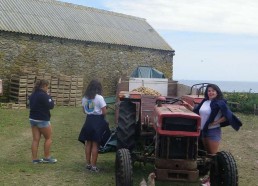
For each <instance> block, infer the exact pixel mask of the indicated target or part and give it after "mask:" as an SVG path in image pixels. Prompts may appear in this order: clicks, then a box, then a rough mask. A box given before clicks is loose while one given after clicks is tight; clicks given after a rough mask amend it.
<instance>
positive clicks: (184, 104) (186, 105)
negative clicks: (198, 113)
mask: <svg viewBox="0 0 258 186" xmlns="http://www.w3.org/2000/svg"><path fill="white" fill-rule="evenodd" d="M182 105H183V106H185V108H187V109H188V110H190V111H193V109H194V108H193V106H192V105H190V104H189V103H187V102H186V101H183V103H182Z"/></svg>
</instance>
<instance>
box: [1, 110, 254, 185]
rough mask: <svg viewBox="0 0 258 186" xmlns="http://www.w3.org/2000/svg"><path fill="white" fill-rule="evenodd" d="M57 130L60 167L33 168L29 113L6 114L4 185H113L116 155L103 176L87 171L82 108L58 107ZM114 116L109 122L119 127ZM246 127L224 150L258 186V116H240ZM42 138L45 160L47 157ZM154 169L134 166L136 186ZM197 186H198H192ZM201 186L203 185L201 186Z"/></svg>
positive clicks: (228, 134) (243, 177) (226, 137)
mask: <svg viewBox="0 0 258 186" xmlns="http://www.w3.org/2000/svg"><path fill="white" fill-rule="evenodd" d="M51 113H52V119H51V123H52V126H53V145H52V150H51V152H52V155H53V156H54V157H56V158H57V159H58V162H57V163H56V164H37V165H34V164H32V163H31V151H30V145H31V130H30V125H29V122H28V114H29V110H5V109H0V118H1V120H0V141H1V145H0V183H1V184H0V185H51V186H52V185H53V186H54V185H76V186H77V185H90V186H99V185H106V186H109V185H110V186H113V185H115V178H114V171H115V167H114V164H115V163H114V162H115V153H114V152H109V153H104V154H100V155H99V158H98V166H99V167H100V169H101V172H100V173H98V174H95V173H90V172H88V171H86V170H85V157H84V147H83V144H81V143H80V142H78V141H77V138H78V134H79V132H80V129H81V127H82V125H83V123H84V119H85V115H84V114H83V113H82V110H81V108H66V107H57V108H55V109H54V110H52V112H51ZM113 114H114V113H113V112H112V111H111V110H110V111H109V114H108V117H107V118H108V120H109V122H110V124H111V128H112V127H114V125H113V124H114V117H113ZM237 115H238V116H239V117H240V118H241V120H242V121H243V123H244V126H243V127H242V128H241V129H240V131H239V132H235V131H234V130H233V129H232V128H231V127H226V128H223V142H222V144H221V149H223V150H228V151H230V152H231V153H232V154H233V155H234V157H235V159H236V161H237V165H238V170H239V185H252V186H254V185H258V184H257V183H258V178H257V176H256V175H258V158H257V157H258V142H257V141H258V137H257V136H258V135H257V132H258V126H257V125H258V124H257V123H258V117H257V116H256V117H254V116H253V115H243V114H237ZM43 142H44V140H43V139H42V141H41V143H40V148H39V156H40V157H42V156H43V148H42V146H43ZM152 169H153V166H152V165H147V166H145V167H144V166H140V165H139V164H137V165H136V166H135V167H134V183H135V185H139V184H138V183H139V182H140V181H141V179H142V178H143V177H145V178H146V177H147V176H148V174H149V173H150V172H151V171H152ZM156 185H178V186H179V185H189V184H183V183H160V182H157V184H156ZM192 185H194V184H192ZM195 185H197V184H195Z"/></svg>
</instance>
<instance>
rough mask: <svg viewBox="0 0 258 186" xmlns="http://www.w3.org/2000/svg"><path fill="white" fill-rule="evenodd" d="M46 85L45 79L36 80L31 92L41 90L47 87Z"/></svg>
mask: <svg viewBox="0 0 258 186" xmlns="http://www.w3.org/2000/svg"><path fill="white" fill-rule="evenodd" d="M48 85H49V82H48V80H45V79H41V80H37V81H36V82H35V84H34V88H33V90H32V92H35V91H37V90H40V89H42V87H44V86H48Z"/></svg>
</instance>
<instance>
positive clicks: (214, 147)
mask: <svg viewBox="0 0 258 186" xmlns="http://www.w3.org/2000/svg"><path fill="white" fill-rule="evenodd" d="M219 144H220V142H219V141H212V140H210V139H209V138H204V139H203V145H204V147H205V149H206V150H207V151H208V153H209V154H216V153H217V152H218V150H219Z"/></svg>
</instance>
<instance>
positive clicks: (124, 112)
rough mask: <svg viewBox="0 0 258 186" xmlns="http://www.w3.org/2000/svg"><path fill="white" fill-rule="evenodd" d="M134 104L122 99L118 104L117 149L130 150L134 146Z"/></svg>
mask: <svg viewBox="0 0 258 186" xmlns="http://www.w3.org/2000/svg"><path fill="white" fill-rule="evenodd" d="M135 127H136V105H135V104H134V103H132V102H130V101H122V102H121V103H120V105H119V116H118V127H117V149H121V148H126V149H129V150H130V151H131V150H132V149H133V148H134V146H135Z"/></svg>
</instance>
